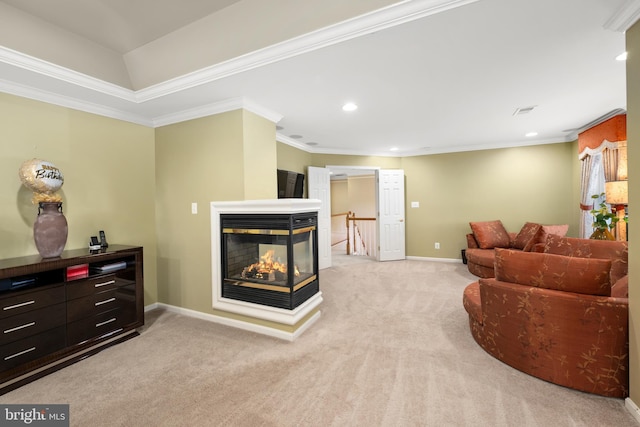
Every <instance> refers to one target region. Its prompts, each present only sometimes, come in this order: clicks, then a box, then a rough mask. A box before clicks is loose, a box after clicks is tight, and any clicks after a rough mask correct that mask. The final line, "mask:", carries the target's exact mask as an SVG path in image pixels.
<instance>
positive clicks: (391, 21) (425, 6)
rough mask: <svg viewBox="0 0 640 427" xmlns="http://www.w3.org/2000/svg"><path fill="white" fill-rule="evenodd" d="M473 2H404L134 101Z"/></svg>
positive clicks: (183, 79) (162, 85) (157, 87)
mask: <svg viewBox="0 0 640 427" xmlns="http://www.w3.org/2000/svg"><path fill="white" fill-rule="evenodd" d="M477 1H480V0H405V1H404V2H401V3H398V4H394V5H391V6H387V7H385V8H382V9H379V10H376V11H373V12H370V13H367V14H364V15H361V16H358V17H355V18H352V19H349V20H347V21H343V22H340V23H338V24H334V25H331V26H328V27H325V28H322V29H320V30H317V31H313V32H311V33H308V34H304V35H302V36H299V37H295V38H293V39H290V40H287V41H285V42H281V43H277V44H275V45H272V46H269V47H266V48H264V49H259V50H257V51H254V52H251V53H248V54H246V55H242V56H239V57H237V58H234V59H232V60H229V61H225V62H222V63H220V64H216V65H213V66H210V67H206V68H203V69H200V70H198V71H194V72H192V73H189V74H185V75H183V76H180V77H176V78H174V79H170V80H167V81H165V82H162V83H159V84H156V85H153V86H150V87H148V88H145V89H140V90H139V91H137V92H136V98H137V99H138V101H139V102H145V101H149V100H152V99H156V98H159V97H162V96H166V95H170V94H172V93H175V92H180V91H182V90H185V89H190V88H193V87H196V86H199V85H202V84H206V83H209V82H212V81H215V80H219V79H222V78H225V77H229V76H231V75H234V74H238V73H241V72H244V71H249V70H252V69H254V68H259V67H262V66H265V65H268V64H271V63H274V62H278V61H281V60H284V59H288V58H292V57H294V56H297V55H301V54H303V53H307V52H311V51H314V50H317V49H321V48H323V47H327V46H331V45H334V44H337V43H341V42H344V41H347V40H351V39H353V38H356V37H360V36H363V35H366V34H370V33H374V32H376V31H380V30H384V29H386V28H390V27H394V26H396V25H400V24H403V23H406V22H410V21H414V20H416V19H420V18H423V17H426V16H429V15H434V14H436V13H440V12H443V11H446V10H449V9H453V8H456V7H460V6H464V5H466V4H469V3H475V2H477Z"/></svg>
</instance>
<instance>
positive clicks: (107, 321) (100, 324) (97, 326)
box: [96, 317, 116, 328]
mask: <svg viewBox="0 0 640 427" xmlns="http://www.w3.org/2000/svg"><path fill="white" fill-rule="evenodd" d="M115 321H116V318H115V317H113V318H111V319H109V320H105V321H104V322H100V323H96V328H99V327H100V326H104V325H106V324H107V323H111V322H115Z"/></svg>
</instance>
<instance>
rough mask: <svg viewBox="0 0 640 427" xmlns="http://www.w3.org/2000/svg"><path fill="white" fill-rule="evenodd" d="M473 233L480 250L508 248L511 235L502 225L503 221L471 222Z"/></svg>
mask: <svg viewBox="0 0 640 427" xmlns="http://www.w3.org/2000/svg"><path fill="white" fill-rule="evenodd" d="M469 225H470V226H471V231H473V235H474V236H475V238H476V241H477V242H478V246H479V247H480V249H493V248H508V247H509V233H507V230H506V229H505V228H504V226H503V225H502V221H500V220H499V219H498V220H495V221H483V222H470V223H469Z"/></svg>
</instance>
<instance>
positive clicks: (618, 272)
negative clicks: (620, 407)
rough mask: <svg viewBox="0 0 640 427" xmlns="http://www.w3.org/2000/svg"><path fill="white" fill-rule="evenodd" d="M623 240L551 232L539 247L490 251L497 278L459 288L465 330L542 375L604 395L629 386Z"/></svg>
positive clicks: (487, 347) (488, 348)
mask: <svg viewBox="0 0 640 427" xmlns="http://www.w3.org/2000/svg"><path fill="white" fill-rule="evenodd" d="M627 263H628V250H627V243H626V242H614V241H600V240H588V239H576V238H568V237H560V236H554V235H550V236H548V237H547V239H546V242H545V244H544V247H543V249H542V252H523V251H518V250H513V249H502V248H498V249H496V250H495V275H496V277H495V278H481V279H479V280H478V281H476V282H473V283H471V284H470V285H468V286H467V287H466V289H465V290H464V295H463V305H464V308H465V309H466V311H467V313H468V315H469V325H470V328H471V334H472V335H473V338H474V339H475V341H476V342H477V343H478V344H479V345H480V346H481V347H482V348H483V349H484V350H485V351H486V352H487V353H489V354H491V355H492V356H494V357H495V358H497V359H499V360H501V361H502V362H504V363H506V364H508V365H510V366H512V367H514V368H516V369H518V370H520V371H522V372H526V373H527V374H530V375H533V376H535V377H538V378H541V379H543V380H546V381H549V382H552V383H555V384H559V385H562V386H566V387H570V388H573V389H576V390H581V391H584V392H588V393H594V394H598V395H602V396H609V397H626V396H628V392H629V370H628V369H629V333H628V277H627Z"/></svg>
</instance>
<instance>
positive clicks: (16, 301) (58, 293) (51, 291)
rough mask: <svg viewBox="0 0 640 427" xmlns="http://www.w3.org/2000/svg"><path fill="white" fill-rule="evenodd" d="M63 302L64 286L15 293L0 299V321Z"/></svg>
mask: <svg viewBox="0 0 640 427" xmlns="http://www.w3.org/2000/svg"><path fill="white" fill-rule="evenodd" d="M63 301H64V285H63V284H62V283H61V284H59V285H57V286H54V287H47V289H41V290H32V291H28V292H27V291H23V292H17V293H15V295H14V294H13V293H12V294H11V296H7V297H6V298H2V299H0V319H4V318H5V317H9V316H15V315H16V314H22V313H26V312H27V311H31V310H37V309H39V308H42V307H47V306H49V305H53V304H57V303H60V302H63Z"/></svg>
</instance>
